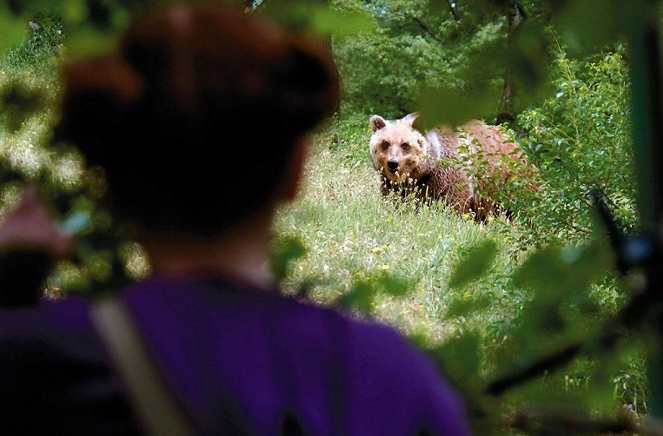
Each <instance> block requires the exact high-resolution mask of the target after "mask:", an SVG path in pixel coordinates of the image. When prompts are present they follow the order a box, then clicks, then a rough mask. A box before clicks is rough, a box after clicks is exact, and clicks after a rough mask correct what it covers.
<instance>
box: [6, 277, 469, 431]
mask: <svg viewBox="0 0 663 436" xmlns="http://www.w3.org/2000/svg"><path fill="white" fill-rule="evenodd" d="M121 295H122V297H121V298H122V299H123V301H124V302H125V303H126V304H127V306H128V308H129V309H130V312H131V313H132V315H133V316H134V318H135V321H136V322H137V324H138V325H139V326H140V329H141V333H142V336H143V338H144V341H145V342H146V344H147V345H148V347H149V348H150V350H151V352H152V355H153V356H156V358H157V360H158V362H159V368H160V369H161V371H162V372H163V376H164V377H165V379H166V380H168V382H169V385H170V387H171V388H172V390H173V392H174V394H175V396H176V398H177V399H178V400H179V402H180V403H181V404H182V407H183V408H184V411H185V412H186V414H187V415H188V416H189V417H190V418H191V420H192V422H193V423H194V426H195V428H196V429H197V430H198V432H199V434H201V435H215V434H257V435H277V434H283V431H282V429H284V428H289V427H292V426H293V423H295V424H296V426H295V427H297V428H298V429H300V430H303V431H304V434H311V435H320V436H324V435H362V436H364V435H381V436H387V435H403V436H405V435H413V436H414V435H418V434H422V435H425V434H430V435H440V436H461V435H468V434H469V430H468V427H467V424H466V421H465V418H464V413H463V407H462V401H461V400H460V398H459V397H458V396H457V395H456V394H455V393H454V392H453V391H452V390H451V389H450V387H449V386H448V384H447V383H446V382H445V381H444V379H443V378H441V376H440V375H439V374H438V372H437V370H436V368H435V366H434V365H433V364H432V363H431V362H430V361H429V360H428V359H427V358H426V357H425V356H424V355H423V354H421V353H419V352H418V351H415V350H414V349H413V348H412V347H411V346H410V345H409V344H408V343H407V342H406V341H405V340H404V339H403V338H402V337H401V336H400V335H398V334H397V333H396V332H395V331H394V330H392V329H391V328H388V327H385V326H381V325H377V324H370V323H366V322H360V321H356V320H352V319H349V318H346V317H343V316H341V315H339V314H338V313H336V312H335V311H333V310H330V309H324V308H319V307H315V306H311V305H308V304H302V303H300V302H298V301H296V300H293V299H291V298H286V297H283V296H281V295H279V294H278V293H277V292H276V291H274V292H267V291H264V290H260V289H256V288H252V287H250V286H247V285H243V284H238V283H237V282H230V281H222V280H209V279H208V280H201V279H198V280H193V279H188V280H181V281H173V280H172V279H170V280H165V279H158V278H157V279H152V280H149V281H146V282H143V283H141V284H138V285H135V286H133V287H130V288H128V289H126V290H125V291H124V292H123V293H122V294H121ZM0 325H1V326H2V327H0V392H2V398H1V399H0V430H2V429H8V428H14V427H15V426H21V428H20V431H19V429H17V431H16V433H20V434H30V432H32V431H34V432H37V431H38V432H40V433H41V434H59V435H61V434H67V435H77V434H80V435H102V434H104V435H105V434H108V435H110V434H140V432H139V431H138V430H137V425H136V424H135V422H136V420H135V418H134V417H132V412H131V408H130V406H129V405H128V404H127V401H126V398H125V395H124V389H123V387H122V382H121V380H120V379H119V377H118V376H117V375H116V373H115V371H114V370H113V369H112V367H111V366H110V364H109V361H110V358H109V357H108V356H107V354H106V352H105V351H104V349H103V348H102V347H101V345H100V341H99V338H98V337H97V335H96V332H95V331H94V329H93V328H92V324H91V322H90V318H89V302H88V301H86V300H83V299H79V298H70V299H66V300H63V301H60V302H50V303H46V304H44V305H42V306H41V307H39V308H37V309H30V310H19V311H12V312H0ZM426 432H427V433H426ZM3 434H10V433H5V432H4V431H3Z"/></svg>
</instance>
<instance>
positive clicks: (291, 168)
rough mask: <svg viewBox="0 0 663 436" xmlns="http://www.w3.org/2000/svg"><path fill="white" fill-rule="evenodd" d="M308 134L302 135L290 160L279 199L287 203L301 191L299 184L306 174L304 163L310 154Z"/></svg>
mask: <svg viewBox="0 0 663 436" xmlns="http://www.w3.org/2000/svg"><path fill="white" fill-rule="evenodd" d="M308 140H309V137H308V135H304V136H303V137H301V138H300V139H299V140H298V141H297V144H296V145H295V149H294V150H293V153H292V158H291V159H290V162H288V167H287V170H286V174H285V177H284V179H283V185H282V187H281V194H280V195H279V200H280V201H282V202H284V203H287V202H290V201H292V200H294V199H295V197H297V194H298V193H299V185H300V183H301V180H302V178H303V174H304V165H305V163H306V156H307V155H308V152H307V148H308Z"/></svg>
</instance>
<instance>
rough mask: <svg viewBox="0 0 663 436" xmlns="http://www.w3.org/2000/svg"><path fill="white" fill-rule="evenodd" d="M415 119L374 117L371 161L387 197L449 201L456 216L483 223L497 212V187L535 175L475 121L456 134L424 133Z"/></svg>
mask: <svg viewBox="0 0 663 436" xmlns="http://www.w3.org/2000/svg"><path fill="white" fill-rule="evenodd" d="M416 119H417V114H416V113H413V114H409V115H407V116H405V117H404V118H401V119H399V120H393V121H389V120H385V119H384V118H382V117H381V116H379V115H374V116H372V117H371V121H370V123H371V129H372V130H373V135H372V137H371V142H370V157H371V162H372V163H373V166H374V167H375V169H376V170H378V171H379V172H380V174H381V178H382V187H381V188H382V193H383V194H384V195H387V194H389V192H397V193H399V194H408V193H410V192H414V195H415V196H416V197H417V198H422V199H444V200H446V201H447V202H448V203H449V204H451V205H452V206H453V207H454V209H455V210H456V211H457V212H459V213H461V214H466V213H469V212H471V213H473V214H474V216H475V218H476V219H479V220H482V219H484V218H486V217H487V216H488V214H490V212H491V211H492V210H494V209H495V206H496V203H495V200H494V195H495V193H496V192H497V190H498V186H497V184H499V183H502V182H506V181H507V180H509V179H510V178H511V177H512V176H513V175H514V173H519V174H520V175H521V176H527V175H531V174H532V173H533V171H534V170H533V168H532V167H531V166H530V165H529V164H528V163H527V160H526V158H525V156H524V155H523V154H522V153H521V152H520V151H518V150H519V147H518V145H517V144H515V143H513V142H509V137H508V135H506V134H505V133H504V132H502V131H500V130H499V128H498V127H496V126H489V125H486V124H484V123H483V122H481V121H476V120H475V121H470V122H468V123H466V124H464V125H463V126H460V127H459V128H457V129H452V128H451V127H448V126H440V127H437V128H435V129H432V130H429V131H426V132H421V131H419V130H417V129H415V128H414V127H413V124H414V122H415V120H416ZM528 186H529V187H530V189H532V190H536V188H535V186H534V185H533V184H531V185H528Z"/></svg>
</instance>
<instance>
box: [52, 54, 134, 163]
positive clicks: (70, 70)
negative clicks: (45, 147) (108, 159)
mask: <svg viewBox="0 0 663 436" xmlns="http://www.w3.org/2000/svg"><path fill="white" fill-rule="evenodd" d="M62 78H63V82H64V98H63V108H62V109H63V110H62V119H61V121H60V125H59V126H58V134H59V135H58V136H59V139H63V140H67V141H73V142H74V143H76V144H77V145H78V146H79V147H81V148H83V150H82V151H83V152H84V154H85V155H86V156H87V157H88V160H89V161H90V163H91V164H96V163H98V162H99V160H103V154H104V153H105V150H104V148H105V147H104V143H103V142H102V141H99V140H98V139H97V138H100V137H101V138H103V137H104V136H105V133H110V132H112V131H113V129H114V128H115V127H116V126H117V125H118V123H120V122H121V121H122V120H123V119H124V117H125V116H126V115H127V114H128V113H129V111H130V108H131V106H132V105H133V104H134V103H135V102H136V101H137V100H138V99H139V98H140V96H141V94H142V91H143V84H142V80H141V79H140V77H139V76H138V74H137V73H136V72H135V71H134V70H133V69H132V68H131V66H130V65H128V64H127V63H126V62H125V61H124V60H123V59H121V58H118V57H117V56H107V57H102V58H97V59H93V60H89V61H86V62H79V63H76V64H75V65H73V66H69V67H65V68H64V70H63V77H62Z"/></svg>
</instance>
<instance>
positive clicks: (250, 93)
mask: <svg viewBox="0 0 663 436" xmlns="http://www.w3.org/2000/svg"><path fill="white" fill-rule="evenodd" d="M320 47H322V45H321V44H319V43H318V44H316V43H315V41H313V40H309V39H306V38H302V37H301V35H291V34H288V33H287V32H286V31H284V30H282V29H280V28H278V27H276V26H274V25H272V24H271V23H269V22H267V21H264V20H263V19H260V18H257V17H254V16H252V15H248V14H246V13H244V12H241V11H237V10H234V9H229V8H227V7H223V6H220V5H218V4H207V5H178V6H172V7H169V8H166V9H162V10H159V11H155V12H153V13H151V14H149V15H145V16H143V17H142V18H139V19H137V20H135V21H134V23H133V24H132V25H131V26H130V28H129V29H128V30H127V31H126V32H125V33H124V35H123V37H122V39H121V43H120V48H119V50H118V52H117V53H115V54H112V55H109V56H105V57H102V58H97V59H93V60H87V61H79V62H77V63H74V64H71V65H69V66H67V67H65V69H64V74H63V79H64V86H65V92H64V98H63V104H62V121H61V125H60V128H61V133H62V134H63V136H64V138H66V139H69V140H71V141H73V142H74V143H75V144H76V145H77V146H78V147H79V148H80V150H81V151H82V153H83V154H84V155H85V157H86V159H87V160H88V163H89V164H91V165H100V166H102V167H103V168H104V169H105V172H106V177H107V179H108V185H109V190H110V197H111V200H112V203H113V205H114V207H115V208H116V209H117V210H118V212H119V213H120V214H122V215H123V216H125V217H126V218H128V219H130V220H133V221H135V222H137V223H138V225H139V226H141V227H144V228H147V229H150V230H152V231H169V232H172V231H175V232H183V233H189V234H193V235H216V234H219V233H222V232H223V231H224V230H226V229H228V228H230V227H232V226H234V225H236V224H238V223H239V222H241V221H242V220H243V219H246V218H248V217H250V216H252V215H254V214H256V213H258V212H260V211H261V209H262V208H264V207H265V206H266V205H270V204H271V202H272V200H273V198H274V196H275V194H276V192H277V190H278V189H279V186H280V184H281V181H282V178H283V176H284V172H285V171H286V168H288V161H289V159H290V157H291V155H292V152H293V149H294V146H295V144H296V143H297V142H298V140H299V139H300V138H301V136H302V135H303V134H304V133H305V132H307V131H309V130H310V129H312V128H313V127H314V126H315V125H316V124H318V123H319V122H320V121H321V120H322V119H323V118H324V117H325V116H327V115H329V114H330V113H331V112H332V111H333V109H334V107H335V105H336V99H337V97H338V81H337V76H336V72H335V69H334V68H333V64H332V62H331V60H330V59H329V57H328V55H326V54H325V51H324V50H321V49H320Z"/></svg>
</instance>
